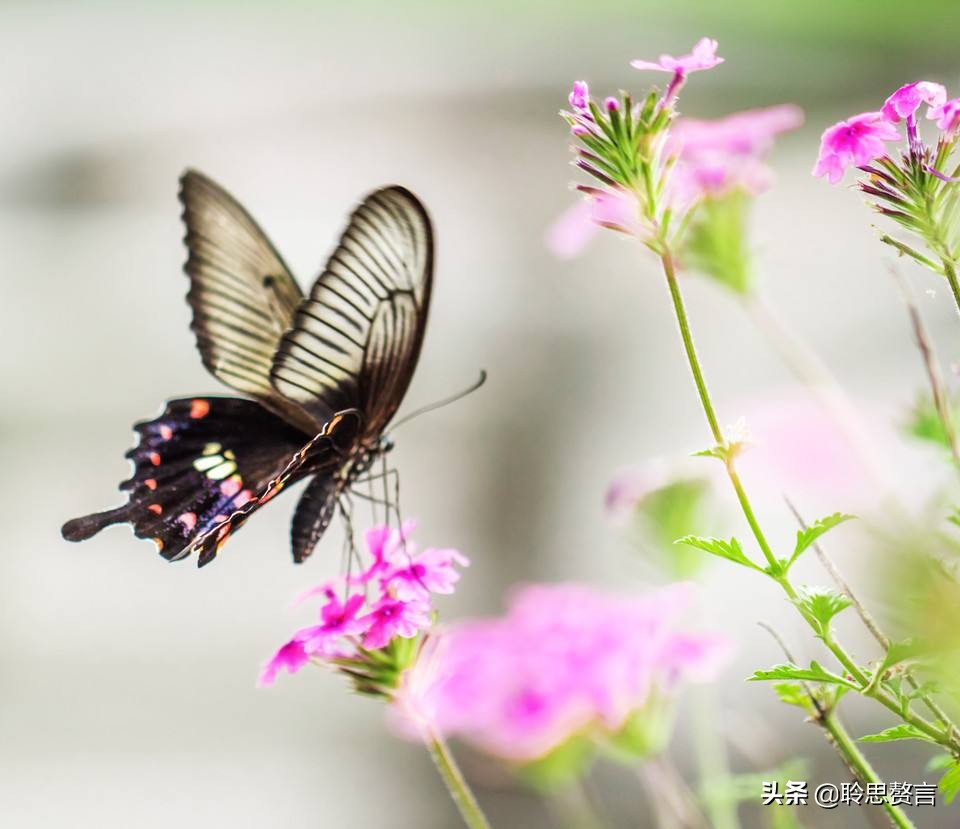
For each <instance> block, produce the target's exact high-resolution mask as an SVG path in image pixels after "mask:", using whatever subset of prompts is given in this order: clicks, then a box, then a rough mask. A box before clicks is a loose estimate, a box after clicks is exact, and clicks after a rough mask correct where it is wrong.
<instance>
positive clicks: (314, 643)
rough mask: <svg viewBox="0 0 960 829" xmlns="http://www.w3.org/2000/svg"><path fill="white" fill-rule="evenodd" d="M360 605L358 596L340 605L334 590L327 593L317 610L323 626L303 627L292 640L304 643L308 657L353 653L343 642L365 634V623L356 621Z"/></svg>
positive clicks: (361, 597)
mask: <svg viewBox="0 0 960 829" xmlns="http://www.w3.org/2000/svg"><path fill="white" fill-rule="evenodd" d="M363 603H364V597H363V596H362V595H360V594H358V595H354V596H349V597H348V598H347V600H346V602H341V601H340V600H339V599H338V598H337V596H336V594H335V593H334V592H333V590H328V592H327V603H326V604H325V605H324V606H323V607H322V608H321V609H320V619H321V621H322V624H319V625H313V626H311V627H306V628H302V629H301V630H299V631H297V634H296V636H295V637H294V638H295V639H296V640H297V641H299V642H302V643H303V649H304V650H305V651H306V652H307V654H309V655H310V656H319V657H321V658H323V659H332V658H334V657H341V656H345V655H347V654H348V653H352V652H353V651H354V650H355V648H354V647H352V646H349V645H348V646H346V647H345V646H344V643H343V642H342V639H343V637H345V636H359V635H360V634H362V633H365V632H366V629H367V625H366V623H365V622H364V621H362V620H361V619H358V618H357V614H358V613H359V612H360V608H361V607H363Z"/></svg>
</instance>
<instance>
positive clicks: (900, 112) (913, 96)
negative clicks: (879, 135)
mask: <svg viewBox="0 0 960 829" xmlns="http://www.w3.org/2000/svg"><path fill="white" fill-rule="evenodd" d="M946 100H947V90H946V89H944V88H943V86H942V85H941V84H938V83H931V82H930V81H915V82H914V83H908V84H906V85H905V86H901V87H900V88H899V89H898V90H897V91H896V92H894V93H893V95H891V96H890V97H889V98H887V100H886V102H885V103H884V105H883V110H882V112H883V117H884V118H886V119H887V120H888V121H891V122H892V123H894V124H898V123H899V122H900V119H901V118H913V117H914V115H915V113H916V111H917V110H918V109H919V108H920V107H921V105H923V104H927V105H928V106H929V107H938V106H942V105H943V103H944V101H946Z"/></svg>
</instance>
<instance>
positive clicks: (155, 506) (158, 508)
mask: <svg viewBox="0 0 960 829" xmlns="http://www.w3.org/2000/svg"><path fill="white" fill-rule="evenodd" d="M147 509H148V510H150V512H152V513H153V514H154V515H159V514H160V513H161V512H163V507H161V506H160V505H159V504H150V506H149V507H147Z"/></svg>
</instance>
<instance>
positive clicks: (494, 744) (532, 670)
mask: <svg viewBox="0 0 960 829" xmlns="http://www.w3.org/2000/svg"><path fill="white" fill-rule="evenodd" d="M692 590H693V588H692V586H691V585H690V584H678V585H675V586H673V587H670V588H666V589H664V590H661V591H659V592H657V593H654V594H652V595H648V596H644V597H625V596H623V597H621V596H615V595H610V594H607V593H604V592H602V591H599V590H595V589H593V588H590V587H585V586H580V585H563V584H560V585H534V586H530V587H526V588H523V589H522V590H520V591H518V592H517V593H516V594H514V596H513V598H512V600H511V601H510V603H509V607H508V611H507V614H506V616H504V617H500V618H492V619H481V620H477V621H474V622H467V623H463V624H460V625H456V626H454V627H452V628H451V629H450V630H449V631H447V632H446V633H445V634H444V640H445V643H444V647H443V648H442V649H440V650H439V651H438V657H437V658H439V659H441V662H442V664H441V665H440V666H438V665H437V664H435V661H436V660H434V664H431V665H429V670H430V672H431V675H432V677H433V679H432V681H431V682H413V681H411V682H410V683H409V687H410V688H416V694H417V695H418V699H417V700H412V701H411V700H408V701H407V702H406V705H405V706H404V707H405V708H407V709H412V710H417V711H429V712H430V713H431V716H432V717H433V718H434V721H435V726H436V727H437V728H439V729H440V730H441V731H443V732H444V733H446V734H451V735H452V734H457V735H461V736H463V737H464V738H466V739H468V740H470V741H471V742H473V743H474V744H475V745H477V746H479V747H481V748H483V749H484V750H486V751H488V752H490V753H492V754H494V755H497V756H499V757H502V758H504V759H507V760H509V761H512V762H517V763H526V762H530V761H533V760H536V759H538V758H541V757H543V756H545V755H546V754H549V753H550V752H551V751H552V750H554V749H556V748H558V747H560V746H561V745H563V744H564V743H565V742H566V741H567V740H568V739H570V738H571V737H573V736H575V735H578V734H586V735H591V734H593V735H597V736H600V735H602V734H608V735H609V734H614V733H616V732H618V731H619V730H620V729H621V728H623V727H624V725H625V723H626V722H627V720H628V718H630V717H631V716H633V715H636V714H637V713H638V712H641V711H642V710H645V706H646V705H647V703H648V702H651V703H652V701H653V700H654V699H656V700H662V699H665V698H669V697H670V696H671V695H672V694H674V693H675V692H676V690H677V686H678V685H679V683H681V682H682V681H683V680H684V679H695V680H702V679H708V678H710V677H712V676H713V675H715V673H716V671H717V670H718V669H719V667H720V666H721V665H722V663H723V662H724V661H725V659H726V656H727V654H728V652H729V645H728V643H727V641H726V640H725V639H723V638H722V637H720V636H716V635H697V634H690V633H688V632H686V631H683V630H682V629H681V628H680V626H679V625H678V620H679V619H680V617H681V616H682V615H683V614H684V613H685V611H686V610H687V608H688V606H689V604H690V602H691V600H692ZM418 669H419V665H418V666H416V667H414V668H413V669H412V670H413V671H414V673H416V672H417V671H418Z"/></svg>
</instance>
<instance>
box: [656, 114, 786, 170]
mask: <svg viewBox="0 0 960 829" xmlns="http://www.w3.org/2000/svg"><path fill="white" fill-rule="evenodd" d="M802 124H803V110H802V109H800V107H798V106H795V105H793V104H780V105H778V106H772V107H766V108H764V109H750V110H746V111H744V112H735V113H733V114H732V115H727V116H725V117H723V118H717V119H716V120H713V121H708V120H702V119H699V118H679V119H677V121H676V123H674V124H673V126H672V127H671V128H670V137H669V140H668V149H669V151H671V152H672V153H675V154H677V155H679V156H680V157H681V158H684V157H687V158H695V157H696V156H697V155H699V154H700V153H712V152H721V153H724V154H727V155H752V156H756V155H761V154H763V153H766V152H768V151H769V150H770V149H771V148H772V147H773V140H774V138H776V136H778V135H780V134H781V133H784V132H789V131H790V130H795V129H797V127H799V126H801V125H802Z"/></svg>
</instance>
